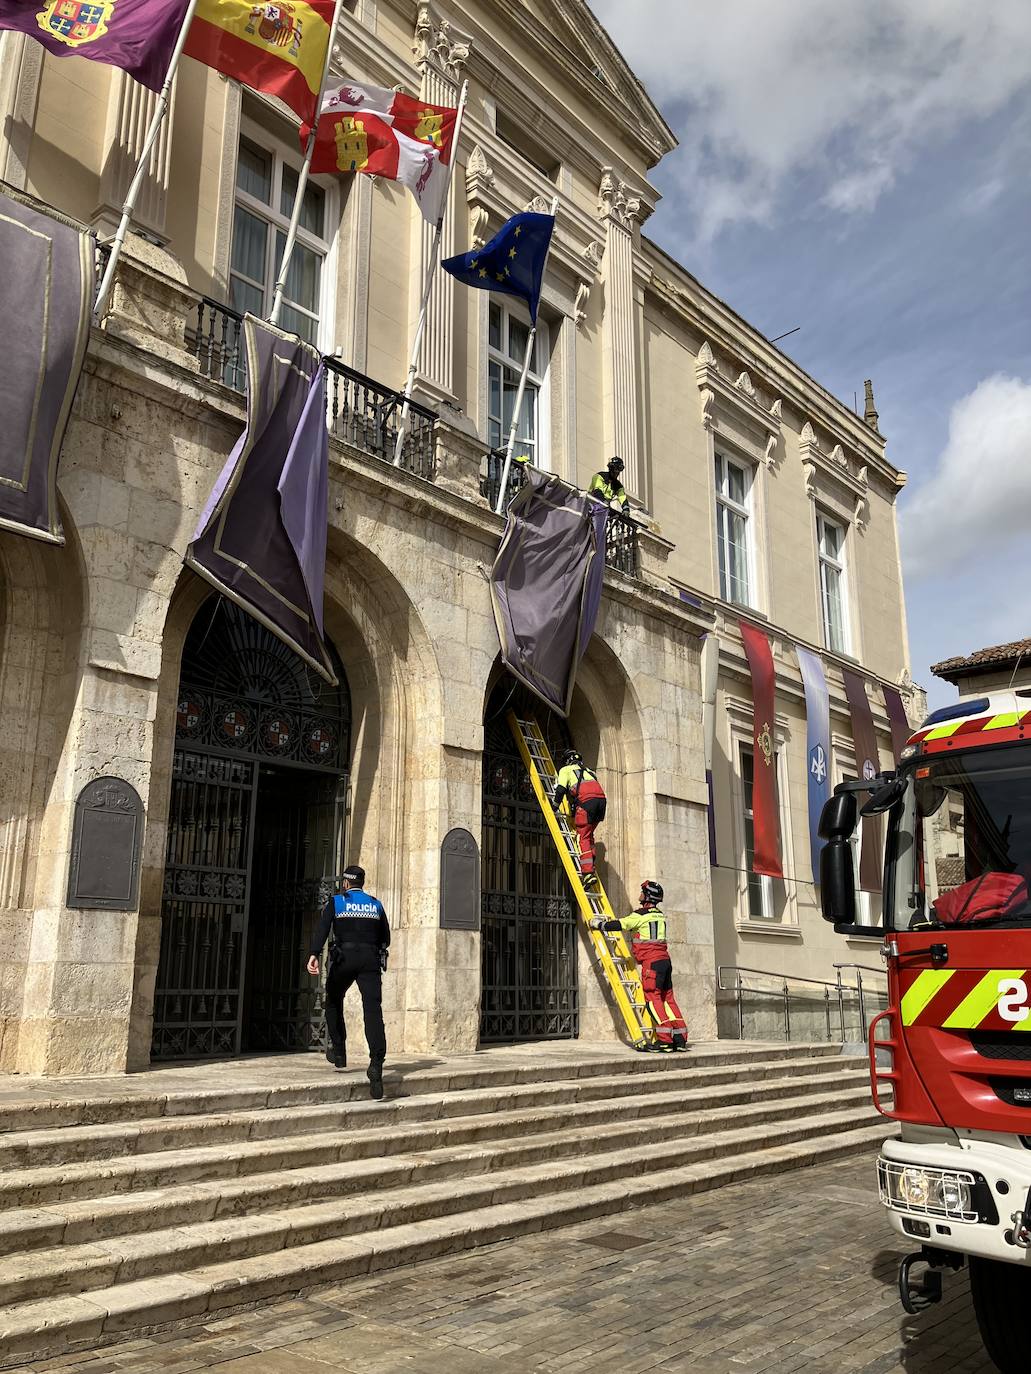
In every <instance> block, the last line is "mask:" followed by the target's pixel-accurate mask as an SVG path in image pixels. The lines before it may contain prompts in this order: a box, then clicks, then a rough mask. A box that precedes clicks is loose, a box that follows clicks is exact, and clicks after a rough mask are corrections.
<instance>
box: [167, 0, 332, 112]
mask: <svg viewBox="0 0 1031 1374" xmlns="http://www.w3.org/2000/svg"><path fill="white" fill-rule="evenodd" d="M335 7H336V0H275V2H274V3H258V4H254V3H251V0H198V4H197V10H196V13H195V14H194V17H193V23H192V24H191V25H190V33H189V37H188V38H187V40H186V48H185V52H186V55H187V57H192V58H195V59H196V60H197V61H198V62H204V63H206V64H207V65H208V66H209V67H214V68H215V70H216V71H219V72H222V73H223V74H224V75H225V76H231V77H233V79H234V80H236V81H241V82H242V83H243V84H244V85H245V86H250V88H251V90H254V91H264V92H265V93H266V94H267V95H274V96H278V98H279V99H280V100H282V101H283V103H284V104H285V105H289V106H290V108H291V110H293V111H294V113H295V114H296V115H297V117H298V118H299V119H301V120H303V121H306V122H307V123H309V124H310V123H311V122H312V121H313V120H314V118H315V110H316V106H317V104H318V98H319V90H320V87H321V85H322V73H323V69H324V68H325V65H326V54H327V52H328V50H329V42H330V35H331V32H332V27H333V15H334V10H335Z"/></svg>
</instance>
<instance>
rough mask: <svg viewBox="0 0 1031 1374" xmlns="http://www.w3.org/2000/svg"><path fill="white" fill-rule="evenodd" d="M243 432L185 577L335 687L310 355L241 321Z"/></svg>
mask: <svg viewBox="0 0 1031 1374" xmlns="http://www.w3.org/2000/svg"><path fill="white" fill-rule="evenodd" d="M243 337H244V345H245V350H246V357H247V428H246V429H245V430H244V432H243V434H242V436H241V437H240V440H239V441H238V443H237V445H236V447H235V448H234V449H233V451H232V453H231V454H230V455H229V458H228V459H227V461H226V464H225V466H224V467H223V469H222V472H221V473H220V475H219V478H218V481H217V482H216V483H215V486H214V489H213V491H212V493H211V496H210V497H209V498H208V504H207V506H206V507H205V510H204V513H203V514H202V515H201V518H200V521H199V523H198V525H197V530H196V533H195V534H194V536H193V543H192V544H191V545H190V547H189V548H188V549H187V551H186V562H187V564H188V565H189V566H190V567H191V568H193V570H194V571H195V572H197V573H199V574H200V575H201V577H204V578H206V579H207V581H209V582H210V583H211V584H212V586H214V587H217V588H218V590H219V591H220V592H222V593H223V594H224V595H225V596H228V597H230V598H231V599H232V600H233V601H235V602H236V604H237V605H238V606H241V607H242V608H243V609H244V610H245V611H247V612H248V613H249V614H250V615H252V616H254V618H255V620H259V621H260V622H261V623H262V624H263V625H265V626H266V627H267V628H268V629H270V630H271V631H272V632H273V634H275V635H278V636H279V638H280V639H281V640H282V641H283V642H284V644H288V645H289V646H290V648H292V649H294V650H295V651H296V652H297V653H298V654H300V656H301V657H302V658H303V659H304V660H305V662H307V663H309V664H311V666H312V667H313V668H314V669H315V670H316V671H317V672H319V673H321V674H322V676H323V677H324V678H326V680H327V681H329V682H333V683H335V682H336V678H335V676H334V674H333V668H332V664H331V662H330V658H329V654H328V652H327V650H326V646H325V643H324V641H323V631H322V601H323V584H324V580H325V573H326V508H327V488H328V483H329V440H328V436H327V433H326V388H325V373H324V371H323V369H322V368H321V366H320V359H319V355H318V353H317V352H316V350H315V349H314V348H312V347H310V345H308V344H305V343H302V342H301V340H300V339H298V338H297V337H296V336H295V335H293V334H284V333H282V332H281V331H280V330H278V329H274V328H273V327H272V325H269V324H266V323H265V322H264V321H263V320H257V319H255V318H254V317H253V316H251V315H247V316H245V318H244V327H243Z"/></svg>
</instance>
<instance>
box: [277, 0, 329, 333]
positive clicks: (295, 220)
mask: <svg viewBox="0 0 1031 1374" xmlns="http://www.w3.org/2000/svg"><path fill="white" fill-rule="evenodd" d="M342 8H343V0H336V4H335V6H334V7H333V25H332V27H331V28H330V31H329V42H328V43H327V44H326V60H325V62H323V64H322V80H321V81H320V82H319V95H318V99H317V100H316V102H315V118H314V119H313V120H312V124H311V130H310V132H309V134H308V143H307V146H306V147H305V150H304V162H303V163H302V164H301V172H300V175H299V176H298V178H297V190H296V191H295V192H294V208H293V210H292V212H291V214H290V227H289V228H288V229H287V231H286V243H284V245H283V261H282V262H281V263H280V264H279V276H278V278H277V279H276V289H275V292H274V293H273V296H272V310H271V313H270V314H269V317H268V322H269V324H278V323H279V316H280V312H281V311H282V309H283V293H284V292H285V291H286V278H287V274H288V273H289V271H290V261H291V259H292V258H293V255H294V245H295V244H296V242H297V228H298V225H299V224H300V222H301V210H302V209H303V207H304V192H305V190H306V189H307V186H308V173H309V172H310V171H311V159H312V154H313V153H314V151H315V138H316V136H317V134H318V131H319V120H320V119H321V118H322V98H323V96H324V95H325V93H326V81H327V79H328V78H329V63H330V59H331V58H332V56H333V40H334V38H335V37H336V31H337V26H338V24H339V22H340V11H341V9H342Z"/></svg>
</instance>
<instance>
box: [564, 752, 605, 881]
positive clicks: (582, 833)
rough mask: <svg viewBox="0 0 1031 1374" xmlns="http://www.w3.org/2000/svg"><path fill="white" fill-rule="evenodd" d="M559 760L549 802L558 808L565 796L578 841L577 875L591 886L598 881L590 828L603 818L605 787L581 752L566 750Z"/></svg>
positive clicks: (593, 828) (592, 830)
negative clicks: (578, 870)
mask: <svg viewBox="0 0 1031 1374" xmlns="http://www.w3.org/2000/svg"><path fill="white" fill-rule="evenodd" d="M559 762H560V764H561V767H560V768H559V772H558V777H557V778H556V779H555V796H554V798H553V800H552V805H553V806H554V808H555V810H556V811H560V810H561V809H562V803H563V802H564V801H565V800H566V798H567V797H568V798H569V812H570V815H571V817H572V821H573V828H574V829H575V830H576V833H577V837H578V839H579V841H580V874H581V876H582V878H583V884H584V887H593V886H594V885H595V884H596V883H597V881H598V878H597V874H596V873H595V871H594V830H595V826H597V825H599V824H600V823H601V822H602V821H603V820H604V819H605V789H604V787H602V785H601V783H600V782H599V781H598V775H597V773H595V772H594V770H593V769H591V768H588V767H587V765H586V763H584V760H583V755H582V754H578V753H577V751H576V750H575V749H567V750H566V752H565V753H564V754H563V755H562V757H561V759H560V760H559Z"/></svg>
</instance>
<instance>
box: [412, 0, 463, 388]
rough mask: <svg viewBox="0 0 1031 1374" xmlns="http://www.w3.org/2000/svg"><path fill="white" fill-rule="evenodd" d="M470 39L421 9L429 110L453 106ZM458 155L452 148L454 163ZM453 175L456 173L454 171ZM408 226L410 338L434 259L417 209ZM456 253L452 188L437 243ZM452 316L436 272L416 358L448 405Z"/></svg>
mask: <svg viewBox="0 0 1031 1374" xmlns="http://www.w3.org/2000/svg"><path fill="white" fill-rule="evenodd" d="M470 46H471V44H470V40H469V39H468V38H467V37H465V35H464V34H459V33H458V32H457V31H456V30H455V29H453V28H452V26H451V24H450V23H449V21H448V20H446V19H441V18H440V16H439V15H438V13H437V11H436V8H435V7H434V6H433V5H432V4H429V3H427V2H426V0H424V3H421V4H420V5H419V11H418V15H417V17H416V21H415V45H414V52H415V61H416V65H417V66H418V68H419V72H420V75H421V82H420V86H419V95H420V98H421V99H423V100H425V101H426V102H427V103H428V104H430V105H457V104H458V96H459V92H460V90H461V86H462V72H463V69H464V67H465V63H466V61H467V60H468V57H469V50H470ZM460 152H461V150H460V149H458V148H455V149H454V153H453V156H454V157H455V158H456V159H457V158H458V157H459V155H460ZM456 170H457V169H456ZM412 221H413V224H414V225H415V243H414V245H413V252H412V262H413V264H414V265H415V269H416V270H415V271H414V272H413V274H412V288H413V298H412V299H413V304H412V309H411V335H410V338H414V333H415V326H416V320H417V319H418V311H419V302H420V300H421V296H422V290H423V284H424V282H425V280H426V271H427V268H428V266H429V263H430V261H431V258H432V252H433V237H434V226H433V225H431V224H427V223H426V221H425V220H424V219H423V217H422V215H421V214H420V213H419V211H418V209H417V208H415V207H414V206H413V208H412ZM454 251H455V196H454V184H452V188H451V194H450V196H449V197H448V205H447V210H446V211H445V215H444V232H443V236H442V238H441V243H440V256H441V257H442V258H446V257H448V256H450V255H451V254H452V253H454ZM454 315H455V283H454V279H453V278H452V277H449V276H448V274H447V273H446V272H440V271H438V272H437V273H436V275H435V277H434V280H433V289H432V291H431V292H430V299H429V307H428V310H427V314H426V328H425V330H424V332H423V338H422V351H421V355H420V358H419V379H418V380H419V385H420V387H421V389H422V390H423V391H424V392H426V393H428V394H429V396H430V397H431V398H432V399H433V400H435V401H440V400H451V399H453V398H454V394H455V375H454V374H455V367H454V339H455V333H454Z"/></svg>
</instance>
